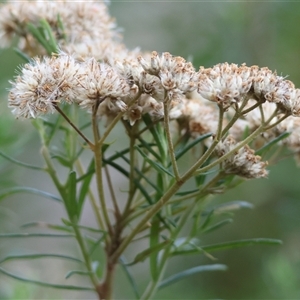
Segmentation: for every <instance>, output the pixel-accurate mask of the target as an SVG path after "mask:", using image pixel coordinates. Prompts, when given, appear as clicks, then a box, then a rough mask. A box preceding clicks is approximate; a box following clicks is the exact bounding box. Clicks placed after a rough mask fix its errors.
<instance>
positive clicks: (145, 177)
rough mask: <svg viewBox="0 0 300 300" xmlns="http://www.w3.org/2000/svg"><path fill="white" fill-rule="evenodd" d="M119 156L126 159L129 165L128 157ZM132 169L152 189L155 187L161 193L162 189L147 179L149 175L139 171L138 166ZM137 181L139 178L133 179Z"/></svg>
mask: <svg viewBox="0 0 300 300" xmlns="http://www.w3.org/2000/svg"><path fill="white" fill-rule="evenodd" d="M121 158H122V159H123V160H124V161H126V162H127V163H128V164H129V165H130V161H129V159H128V158H127V157H125V156H123V155H122V156H121ZM134 171H135V172H136V173H137V174H138V175H139V176H140V177H142V178H143V179H144V180H145V181H146V182H147V183H148V184H149V185H150V186H151V187H152V188H153V189H155V190H156V192H157V193H159V194H162V191H161V190H160V189H159V187H158V186H157V185H156V184H154V183H153V182H152V181H151V180H150V179H149V176H147V175H146V174H144V173H143V172H141V171H140V170H139V169H138V168H136V167H135V168H134ZM135 180H136V181H137V182H139V180H138V179H135Z"/></svg>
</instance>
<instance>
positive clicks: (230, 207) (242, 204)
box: [212, 200, 253, 214]
mask: <svg viewBox="0 0 300 300" xmlns="http://www.w3.org/2000/svg"><path fill="white" fill-rule="evenodd" d="M241 208H253V204H252V203H249V202H247V201H239V200H237V201H230V202H227V203H222V204H219V205H217V206H215V207H214V208H213V209H212V210H213V211H214V213H215V214H221V213H224V212H228V211H234V210H238V209H241Z"/></svg>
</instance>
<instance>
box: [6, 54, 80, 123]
mask: <svg viewBox="0 0 300 300" xmlns="http://www.w3.org/2000/svg"><path fill="white" fill-rule="evenodd" d="M78 69H79V66H78V64H77V63H76V62H75V60H74V59H73V58H72V57H70V56H66V55H61V56H60V57H51V58H47V57H45V58H44V59H43V60H42V61H41V60H39V59H38V58H36V59H34V60H32V62H31V63H28V64H26V65H25V66H24V67H23V69H22V70H21V74H20V75H19V76H17V78H16V80H15V81H14V82H11V83H12V89H11V90H10V93H9V107H11V108H13V113H14V114H16V116H17V117H25V118H30V117H32V118H35V117H36V116H38V115H40V114H46V113H49V112H53V111H54V109H55V107H54V105H55V104H57V103H58V102H60V101H61V100H63V101H65V102H68V103H71V102H72V101H73V99H74V97H75V93H74V87H75V86H76V84H77V81H76V79H75V78H76V74H77V73H78Z"/></svg>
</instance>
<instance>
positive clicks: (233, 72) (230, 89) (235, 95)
mask: <svg viewBox="0 0 300 300" xmlns="http://www.w3.org/2000/svg"><path fill="white" fill-rule="evenodd" d="M251 86H252V76H251V71H250V69H249V68H248V67H246V66H245V65H242V66H240V67H239V66H238V65H236V64H228V63H223V64H218V65H216V66H214V67H213V68H209V69H205V68H203V67H201V68H200V70H199V81H198V93H199V94H200V95H201V96H202V97H203V98H205V99H207V100H209V101H213V102H217V103H223V104H224V105H226V106H227V105H230V104H231V103H234V102H239V101H241V99H242V98H243V97H244V96H245V95H246V94H247V93H248V92H249V90H250V88H251Z"/></svg>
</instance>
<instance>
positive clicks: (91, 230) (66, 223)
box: [61, 218, 107, 234]
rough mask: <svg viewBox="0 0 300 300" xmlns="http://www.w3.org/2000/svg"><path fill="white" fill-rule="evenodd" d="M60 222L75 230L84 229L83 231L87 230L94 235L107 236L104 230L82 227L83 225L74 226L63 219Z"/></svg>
mask: <svg viewBox="0 0 300 300" xmlns="http://www.w3.org/2000/svg"><path fill="white" fill-rule="evenodd" d="M61 220H62V222H63V223H64V224H65V225H67V226H70V227H74V226H75V227H77V228H80V229H85V230H88V231H90V232H96V233H105V234H107V231H104V230H101V229H97V228H93V227H88V226H84V225H78V224H74V223H72V222H70V221H69V220H66V219H64V218H62V219H61Z"/></svg>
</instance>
